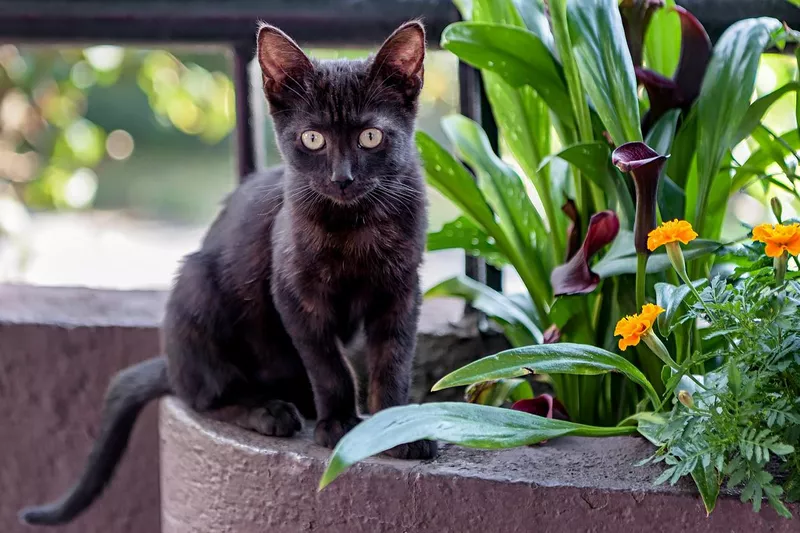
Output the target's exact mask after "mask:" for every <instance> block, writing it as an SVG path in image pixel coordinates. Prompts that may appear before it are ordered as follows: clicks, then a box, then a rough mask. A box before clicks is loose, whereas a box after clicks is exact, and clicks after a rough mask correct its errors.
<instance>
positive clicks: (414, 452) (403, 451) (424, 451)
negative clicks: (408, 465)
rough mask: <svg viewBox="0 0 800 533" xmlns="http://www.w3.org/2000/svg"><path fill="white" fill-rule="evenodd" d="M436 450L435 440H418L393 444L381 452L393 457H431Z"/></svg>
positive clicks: (434, 454)
mask: <svg viewBox="0 0 800 533" xmlns="http://www.w3.org/2000/svg"><path fill="white" fill-rule="evenodd" d="M437 451H438V446H437V444H436V441H435V440H418V441H415V442H409V443H408V444H401V445H399V446H395V447H394V448H391V449H389V450H386V451H385V452H383V453H384V454H386V455H388V456H389V457H394V458H395V459H433V458H434V457H436V453H437Z"/></svg>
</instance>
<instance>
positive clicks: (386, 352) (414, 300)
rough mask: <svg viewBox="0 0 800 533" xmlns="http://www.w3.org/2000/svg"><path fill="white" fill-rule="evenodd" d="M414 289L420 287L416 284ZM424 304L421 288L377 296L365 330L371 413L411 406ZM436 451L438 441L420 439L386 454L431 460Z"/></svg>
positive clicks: (370, 310) (367, 317)
mask: <svg viewBox="0 0 800 533" xmlns="http://www.w3.org/2000/svg"><path fill="white" fill-rule="evenodd" d="M412 286H415V287H416V284H413V285H412ZM420 302H421V296H420V293H419V289H418V288H415V289H414V290H413V291H409V292H408V293H405V294H392V293H389V292H388V291H385V292H378V293H377V294H375V297H374V300H373V303H372V305H370V306H369V308H368V309H367V312H366V314H365V320H364V329H365V331H366V335H367V357H368V366H369V392H368V396H367V404H368V406H369V411H370V413H373V414H374V413H376V412H378V411H380V410H382V409H386V408H388V407H394V406H397V405H405V404H407V403H408V398H409V388H410V386H411V364H412V360H413V357H414V349H415V348H416V339H417V320H418V318H419V307H420ZM436 451H437V447H436V442H435V441H430V440H420V441H416V442H412V443H409V444H401V445H400V446H397V447H395V448H392V449H391V450H388V451H387V452H386V454H387V455H390V456H392V457H397V458H400V459H430V458H431V457H434V456H435V455H436Z"/></svg>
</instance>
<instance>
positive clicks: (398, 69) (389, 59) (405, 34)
mask: <svg viewBox="0 0 800 533" xmlns="http://www.w3.org/2000/svg"><path fill="white" fill-rule="evenodd" d="M424 61H425V28H424V27H423V26H422V24H420V23H419V22H417V21H411V22H406V23H405V24H403V25H402V26H400V27H399V28H397V29H396V30H395V31H394V33H392V34H391V35H390V36H389V38H388V39H386V41H385V42H384V43H383V45H382V46H381V48H380V50H378V53H377V54H376V55H375V59H373V60H372V67H371V69H370V73H371V74H372V76H373V77H377V78H381V81H382V82H384V83H387V84H391V85H393V86H395V87H396V88H397V89H399V90H400V91H401V92H402V93H403V94H404V95H405V96H407V97H409V98H416V96H417V95H418V94H419V91H420V90H421V89H422V81H423V74H424V67H423V63H424Z"/></svg>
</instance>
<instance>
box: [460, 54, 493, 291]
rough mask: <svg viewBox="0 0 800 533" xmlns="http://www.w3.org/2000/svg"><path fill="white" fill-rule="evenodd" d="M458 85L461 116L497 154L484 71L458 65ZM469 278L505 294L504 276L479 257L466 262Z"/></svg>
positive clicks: (468, 259)
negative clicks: (482, 134)
mask: <svg viewBox="0 0 800 533" xmlns="http://www.w3.org/2000/svg"><path fill="white" fill-rule="evenodd" d="M458 84H459V100H460V107H461V114H462V115H464V116H466V117H469V118H471V119H472V120H474V121H476V122H478V123H479V124H481V126H483V129H484V130H485V131H486V134H487V135H488V137H489V142H490V143H491V145H492V149H493V150H494V151H495V152H497V148H498V145H499V137H498V131H497V123H496V122H495V120H494V116H493V115H492V110H491V108H490V107H489V101H488V100H487V98H486V92H485V91H484V88H483V83H482V80H481V73H480V71H478V70H476V69H475V68H473V67H471V66H469V65H467V64H466V63H461V62H459V64H458ZM466 274H467V276H469V277H471V278H473V279H475V280H477V281H480V282H482V283H485V284H487V285H488V286H489V287H491V288H493V289H495V290H498V291H501V290H502V289H503V279H502V272H500V271H499V270H497V269H496V268H494V267H492V266H490V265H487V264H486V262H485V261H484V260H483V259H481V258H479V257H472V256H467V259H466Z"/></svg>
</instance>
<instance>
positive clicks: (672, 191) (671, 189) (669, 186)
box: [658, 176, 686, 220]
mask: <svg viewBox="0 0 800 533" xmlns="http://www.w3.org/2000/svg"><path fill="white" fill-rule="evenodd" d="M658 209H659V211H660V212H661V220H675V219H676V218H683V217H684V213H685V212H686V193H685V192H683V189H681V188H680V187H678V186H677V185H676V184H675V182H674V181H672V180H671V179H670V178H669V176H662V177H661V184H660V185H659V187H658Z"/></svg>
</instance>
